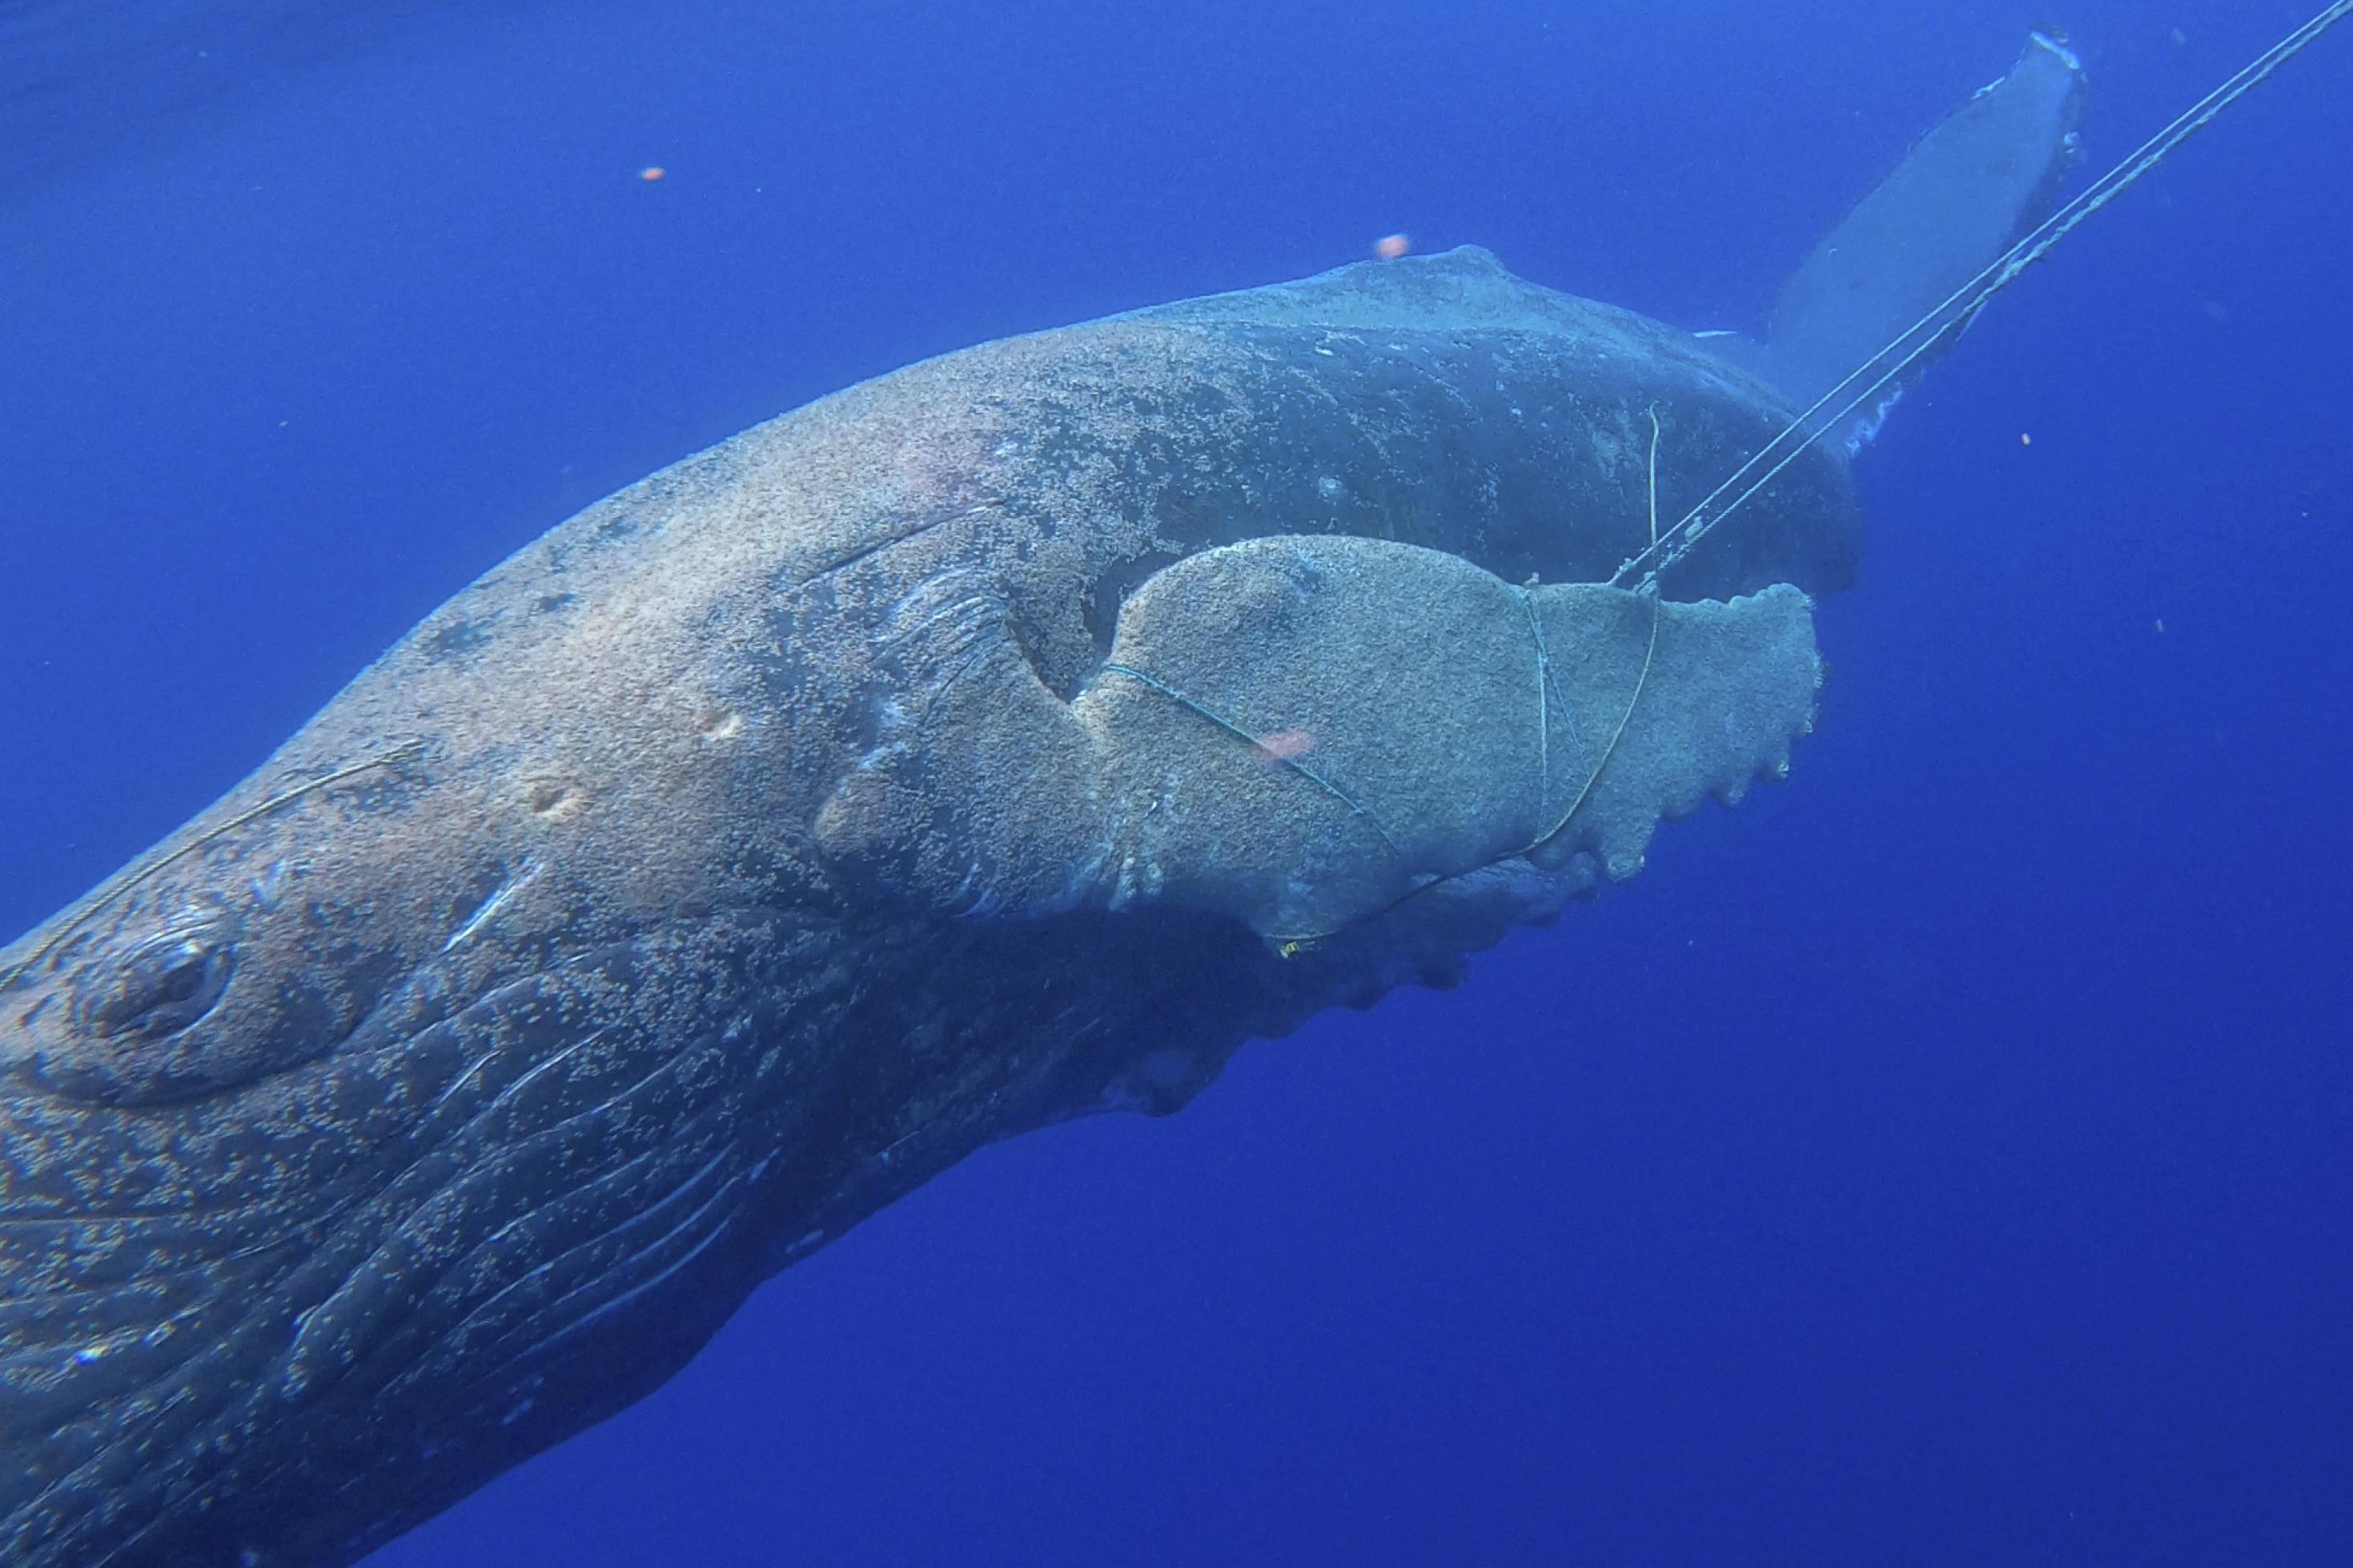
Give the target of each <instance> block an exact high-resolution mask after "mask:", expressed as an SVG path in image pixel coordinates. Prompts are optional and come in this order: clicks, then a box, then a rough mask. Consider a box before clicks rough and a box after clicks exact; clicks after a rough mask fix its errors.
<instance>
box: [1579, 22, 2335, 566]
mask: <svg viewBox="0 0 2353 1568" xmlns="http://www.w3.org/2000/svg"><path fill="white" fill-rule="evenodd" d="M2347 16H2353V0H2336V4H2334V5H2330V6H2328V7H2327V9H2326V10H2324V11H2322V12H2321V13H2320V14H2319V15H2318V16H2315V17H2313V18H2312V20H2310V21H2308V22H2306V24H2305V25H2304V26H2301V27H2298V28H2297V29H2295V31H2294V32H2292V33H2290V34H2289V35H2288V36H2287V37H2284V38H2282V39H2281V40H2280V41H2279V42H2278V43H2276V44H2274V45H2273V46H2272V47H2270V48H2269V49H2266V50H2265V51H2263V54H2261V55H2260V56H2258V57H2256V58H2255V59H2254V60H2253V62H2252V63H2250V64H2249V65H2248V66H2247V67H2246V68H2244V69H2242V70H2241V71H2240V72H2239V73H2238V74H2237V75H2236V76H2233V77H2232V78H2231V79H2229V80H2227V81H2225V82H2224V83H2223V84H2222V85H2221V86H2220V87H2218V88H2216V89H2214V90H2213V91H2211V92H2210V93H2208V94H2207V95H2206V96H2205V97H2204V98H2202V99H2200V100H2198V101H2197V102H2196V103H2194V104H2192V105H2191V106H2190V107H2189V109H2187V110H2183V111H2182V113H2181V114H2180V115H2179V117H2177V118H2176V119H2175V120H2174V121H2173V122H2172V123H2171V124H2169V125H2168V126H2167V127H2166V128H2165V129H2164V130H2162V131H2160V132H2158V133H2157V134H2156V135H2154V136H2152V137H2150V138H2149V139H2148V140H2147V142H2142V143H2141V145H2140V148H2139V150H2138V151H2137V152H2135V153H2133V154H2132V155H2131V156H2130V157H2128V158H2126V159H2125V160H2124V161H2123V162H2122V163H2118V164H2116V166H2115V167H2114V168H2112V169H2110V170H2109V171H2108V172H2107V173H2106V174H2103V175H2101V176H2100V177H2099V178H2098V179H2097V180H2095V181H2094V182H2093V183H2092V184H2091V185H2090V187H2089V188H2087V189H2086V190H2084V192H2083V193H2082V194H2081V195H2078V196H2076V197H2075V198H2074V200H2073V201H2071V202H2069V203H2068V204H2067V205H2064V206H2063V207H2061V208H2060V209H2059V211H2058V212H2056V213H2054V214H2052V216H2050V217H2049V218H2048V219H2046V220H2044V222H2043V223H2042V226H2040V227H2038V228H2036V229H2034V230H2033V231H2032V232H2031V233H2030V234H2028V235H2027V236H2026V237H2024V238H2022V239H2021V240H2020V241H2019V242H2018V243H2017V244H2015V245H2013V246H2011V247H2010V249H2009V250H2007V251H2005V252H2003V253H2002V254H2001V255H2000V257H1998V258H1995V259H1994V260H1993V261H1992V262H1990V263H1989V264H1988V265H1987V266H1986V267H1985V268H1983V269H1982V270H1981V271H1979V272H1978V274H1977V276H1976V277H1974V278H1971V279H1969V280H1968V282H1966V283H1964V284H1962V285H1961V286H1960V287H1959V288H1958V289H1955V290H1954V291H1953V292H1952V293H1951V294H1950V295H1948V296H1947V297H1946V298H1945V300H1943V301H1942V302H1941V303H1939V304H1937V305H1936V306H1934V307H1933V308H1931V309H1930V310H1929V311H1928V313H1927V314H1926V315H1924V316H1922V317H1921V318H1920V319H1919V320H1918V321H1915V322H1913V323H1912V325H1911V326H1909V327H1907V328H1905V330H1904V331H1901V332H1899V333H1897V334H1896V336H1895V339H1894V342H1890V343H1889V344H1888V345H1887V346H1886V347H1885V348H1883V349H1881V350H1880V351H1879V352H1878V353H1875V354H1873V355H1872V356H1871V357H1870V358H1869V359H1866V360H1864V361H1863V362H1862V363H1861V364H1859V365H1857V366H1856V367H1855V368H1854V369H1853V370H1852V372H1850V373H1849V374H1848V375H1847V377H1846V379H1845V380H1843V381H1841V382H1840V383H1839V384H1837V385H1836V386H1833V387H1831V389H1830V390H1829V391H1828V392H1826V393H1824V394H1822V395H1821V396H1820V398H1818V399H1817V400H1815V403H1814V405H1813V406H1812V407H1810V408H1809V409H1807V410H1806V411H1805V412H1804V413H1803V414H1800V415H1799V416H1798V417H1797V418H1796V419H1794V420H1792V421H1791V422H1790V423H1789V424H1788V426H1787V427H1786V428H1784V429H1783V430H1782V431H1781V432H1780V434H1778V435H1777V436H1775V437H1773V439H1772V440H1770V441H1768V442H1767V443H1766V444H1765V446H1764V447H1763V448H1761V449H1760V450H1759V451H1758V452H1757V454H1756V455H1755V456H1754V457H1752V458H1749V459H1748V460H1747V461H1746V462H1745V463H1743V464H1741V465H1740V467H1739V468H1736V469H1734V470H1733V472H1732V474H1731V475H1730V476H1729V477H1728V478H1726V479H1725V481H1724V482H1723V483H1722V484H1720V485H1718V486H1716V487H1715V489H1713V490H1711V491H1709V492H1708V494H1707V495H1706V497H1705V498H1704V500H1701V501H1700V503H1699V504H1698V505H1697V506H1694V507H1693V508H1692V509H1691V510H1690V511H1688V512H1686V513H1684V514H1683V520H1682V521H1679V522H1677V523H1676V524H1675V526H1674V527H1673V528H1672V530H1670V531H1668V532H1667V534H1666V535H1665V536H1664V537H1663V538H1658V537H1654V538H1653V539H1652V541H1651V544H1650V546H1649V547H1648V548H1647V549H1645V550H1643V551H1642V552H1641V553H1640V554H1637V555H1634V556H1631V557H1630V558H1629V559H1628V560H1627V561H1626V562H1625V563H1623V564H1621V565H1620V567H1619V568H1618V570H1617V571H1616V572H1615V573H1613V574H1611V575H1610V578H1609V583H1610V585H1611V586H1612V587H1623V586H1625V585H1626V584H1627V579H1628V578H1629V577H1630V576H1633V577H1635V582H1634V586H1636V587H1638V588H1656V587H1657V586H1658V584H1659V578H1660V576H1661V574H1663V573H1664V572H1665V571H1666V570H1667V569H1668V568H1669V567H1671V566H1672V565H1674V564H1675V563H1677V562H1680V561H1681V560H1682V559H1683V557H1684V556H1686V555H1688V554H1690V553H1691V551H1692V549H1693V547H1694V546H1695V545H1696V544H1698V543H1699V542H1700V541H1701V540H1703V539H1704V538H1706V537H1707V536H1708V534H1709V533H1711V532H1712V531H1715V527H1716V525H1717V524H1719V523H1721V522H1722V521H1724V520H1725V518H1728V517H1730V516H1731V515H1732V514H1733V513H1734V512H1736V511H1737V510H1740V508H1741V507H1742V506H1744V505H1746V503H1747V502H1748V501H1749V500H1751V499H1753V498H1754V497H1755V496H1756V494H1757V492H1758V491H1759V490H1761V489H1764V488H1765V487H1766V486H1767V485H1769V484H1771V483H1772V482H1773V480H1774V479H1777V478H1778V477H1779V476H1780V474H1781V472H1782V470H1784V469H1785V468H1788V466H1789V465H1790V464H1791V463H1794V462H1796V461H1797V460H1798V458H1800V457H1802V456H1803V455H1804V454H1805V453H1806V452H1807V451H1809V450H1810V448H1811V447H1813V445H1814V443H1815V442H1817V441H1819V440H1820V439H1821V438H1822V437H1823V436H1824V435H1826V434H1828V433H1829V431H1830V430H1831V429H1833V428H1835V427H1836V426H1838V425H1839V424H1840V423H1841V422H1842V421H1843V420H1844V419H1845V418H1846V417H1847V416H1849V415H1851V414H1852V413H1854V412H1855V411H1856V410H1857V409H1859V408H1861V407H1862V406H1863V405H1865V404H1868V403H1869V402H1870V401H1871V400H1872V399H1873V398H1874V397H1876V396H1878V395H1879V394H1880V393H1881V392H1882V391H1883V390H1884V389H1885V388H1886V387H1887V385H1888V384H1889V383H1891V382H1893V381H1894V380H1895V379H1896V378H1897V377H1898V376H1900V375H1902V374H1904V373H1905V371H1907V370H1909V369H1910V368H1911V367H1912V366H1913V365H1915V364H1916V363H1919V360H1920V358H1921V356H1922V355H1924V354H1926V353H1928V351H1929V350H1930V349H1932V348H1933V347H1935V346H1936V340H1937V339H1938V338H1940V337H1942V336H1943V335H1944V334H1945V332H1947V331H1949V330H1951V329H1952V328H1954V327H1955V326H1957V325H1961V324H1963V323H1966V322H1967V321H1968V320H1969V319H1970V318H1971V317H1973V316H1974V315H1976V314H1977V312H1978V310H1981V309H1983V308H1984V306H1985V304H1986V302H1987V301H1988V300H1991V299H1992V298H1993V297H1994V296H1995V295H1996V294H1998V293H2000V291H2001V290H2002V289H2006V288H2008V287H2009V286H2010V283H2012V282H2013V281H2015V280H2016V279H2017V278H2018V276H2019V274H2020V273H2021V272H2024V271H2025V270H2026V269H2027V268H2029V267H2031V266H2032V265H2034V263H2036V262H2038V261H2040V260H2042V258H2044V257H2045V256H2048V255H2049V254H2050V253H2051V251H2052V247H2055V246H2056V245H2057V244H2058V243H2059V242H2060V241H2061V240H2063V239H2064V238H2066V237H2067V236H2068V235H2069V234H2070V233H2072V232H2073V231H2074V229H2075V228H2076V227H2077V226H2080V225H2081V224H2082V223H2083V222H2084V219H2086V218H2088V217H2090V216H2092V215H2093V214H2094V213H2095V212H2097V211H2099V210H2100V209H2101V208H2102V207H2104V206H2105V205H2108V204H2109V203H2110V202H2112V201H2114V200H2115V199H2116V197H2118V196H2120V195H2123V194H2124V193H2125V192H2126V190H2129V189H2130V188H2131V187H2132V186H2133V185H2134V184H2137V182H2138V181H2139V180H2140V178H2141V176H2142V175H2144V174H2147V173H2148V172H2149V171H2150V170H2151V169H2153V168H2155V167H2156V166H2157V165H2158V163H2160V162H2162V161H2163V160H2164V159H2165V157H2166V156H2167V155H2168V154H2169V153H2172V151H2173V150H2174V149H2175V148H2177V147H2179V146H2180V145H2181V144H2182V143H2183V142H2187V141H2189V138H2191V137H2192V136H2195V135H2196V134H2197V133H2198V132H2200V131H2203V130H2204V129H2205V128H2206V127H2207V126H2208V125H2210V124H2211V123H2213V121H2214V119H2215V117H2216V116H2217V115H2219V114H2221V112H2222V110H2225V109H2228V108H2229V107H2230V106H2231V105H2232V104H2233V103H2236V102H2237V101H2238V100H2240V99H2242V98H2244V97H2245V96H2246V95H2247V94H2248V93H2249V92H2251V91H2253V89H2255V87H2256V86H2257V85H2258V84H2259V83H2261V82H2263V80H2264V79H2266V78H2268V77H2269V76H2271V74H2272V73H2273V72H2274V71H2276V70H2278V69H2279V68H2280V67H2282V66H2284V65H2285V64H2286V63H2287V62H2288V61H2289V60H2291V59H2294V58H2295V57H2296V56H2297V55H2299V54H2302V53H2303V52H2304V51H2305V49H2306V48H2307V47H2310V45H2311V44H2312V43H2313V42H2314V41H2315V40H2316V39H2317V38H2318V37H2320V36H2321V35H2322V34H2323V33H2326V32H2327V31H2328V30H2329V29H2330V28H2331V27H2334V26H2336V25H2337V23H2339V22H2342V21H2343V20H2345V18H2346V17H2347ZM1955 305H1959V306H1960V307H1961V308H1960V309H1959V310H1957V311H1956V310H1953V307H1954V306H1955ZM1948 312H1949V314H1948ZM1928 329H1934V330H1933V331H1929V334H1928V336H1927V337H1926V338H1925V339H1923V340H1922V341H1921V342H1919V343H1918V344H1917V345H1915V347H1913V348H1912V349H1910V350H1909V351H1908V352H1906V353H1905V354H1904V357H1903V358H1901V359H1899V360H1897V361H1896V362H1895V363H1894V365H1892V366H1891V367H1889V369H1888V370H1887V371H1886V372H1885V373H1884V374H1882V375H1880V376H1879V378H1878V379H1877V380H1875V381H1873V383H1872V384H1870V385H1869V386H1866V387H1864V388H1863V389H1862V391H1861V392H1859V393H1857V394H1855V395H1853V396H1852V397H1850V398H1847V400H1846V401H1845V402H1844V403H1842V404H1840V405H1838V409H1837V411H1836V412H1835V413H1834V414H1832V415H1831V416H1830V417H1829V418H1828V419H1825V420H1823V421H1822V422H1821V423H1820V425H1819V426H1815V425H1814V424H1813V421H1814V416H1816V415H1818V414H1820V413H1821V412H1822V411H1823V410H1824V409H1826V408H1829V407H1830V406H1831V405H1832V404H1833V403H1834V402H1836V401H1837V400H1838V399H1839V398H1840V397H1841V395H1843V394H1844V393H1845V392H1846V390H1847V389H1848V388H1849V387H1851V386H1852V385H1853V384H1855V383H1856V382H1858V381H1860V380H1862V378H1863V377H1864V376H1866V375H1868V374H1871V370H1872V367H1873V366H1874V365H1876V364H1878V363H1880V362H1881V361H1882V360H1884V359H1885V358H1886V357H1887V356H1888V355H1890V354H1892V353H1896V352H1897V351H1898V350H1900V349H1903V348H1904V345H1905V344H1906V343H1908V342H1912V340H1913V338H1914V337H1915V335H1917V334H1918V333H1920V332H1921V331H1926V330H1928ZM1810 426H1812V427H1811V428H1810ZM1790 437H1801V438H1800V439H1799V441H1798V442H1797V444H1796V445H1795V446H1793V447H1789V449H1788V451H1787V452H1786V453H1785V454H1783V455H1782V456H1781V457H1780V458H1778V460H1776V461H1774V462H1773V464H1772V466H1771V467H1770V468H1767V469H1766V470H1765V472H1764V474H1763V475H1762V476H1761V477H1760V478H1758V479H1756V480H1755V481H1754V482H1752V483H1749V484H1748V485H1747V488H1746V489H1742V490H1741V491H1740V493H1739V494H1738V495H1737V496H1735V497H1734V498H1733V500H1732V501H1731V502H1730V503H1729V504H1728V505H1726V506H1725V508H1724V510H1721V511H1719V512H1716V513H1715V515H1713V516H1709V515H1707V513H1708V509H1709V508H1710V507H1712V506H1714V505H1715V503H1716V502H1717V501H1718V500H1722V499H1723V498H1724V496H1725V494H1726V493H1727V492H1728V491H1730V490H1732V489H1734V488H1735V487H1736V486H1739V485H1741V484H1742V483H1743V481H1745V480H1746V479H1747V478H1748V475H1749V474H1750V473H1752V472H1753V471H1755V469H1756V468H1757V466H1758V465H1760V464H1762V463H1764V462H1766V461H1767V459H1768V458H1772V457H1773V454H1774V453H1775V451H1776V450H1777V449H1778V448H1779V447H1780V446H1781V444H1782V443H1783V442H1785V441H1788V439H1789V438H1790ZM1646 562H1647V563H1649V564H1648V565H1647V566H1646V565H1645V564H1644V563H1646ZM1637 573H1639V574H1640V575H1639V576H1635V574H1637Z"/></svg>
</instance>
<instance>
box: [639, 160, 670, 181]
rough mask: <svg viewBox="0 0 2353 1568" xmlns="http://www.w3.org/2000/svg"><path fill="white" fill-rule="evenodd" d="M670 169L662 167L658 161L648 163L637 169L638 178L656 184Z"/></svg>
mask: <svg viewBox="0 0 2353 1568" xmlns="http://www.w3.org/2000/svg"><path fill="white" fill-rule="evenodd" d="M669 174H670V171H669V170H668V169H665V168H663V167H662V166H661V165H660V164H659V163H649V164H647V165H646V166H645V167H644V168H642V169H639V170H638V178H639V179H640V180H643V181H644V182H645V183H646V184H649V185H650V184H658V183H659V181H661V180H663V179H664V178H666V177H668V175H669Z"/></svg>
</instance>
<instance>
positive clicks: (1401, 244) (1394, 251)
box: [1373, 234, 1413, 261]
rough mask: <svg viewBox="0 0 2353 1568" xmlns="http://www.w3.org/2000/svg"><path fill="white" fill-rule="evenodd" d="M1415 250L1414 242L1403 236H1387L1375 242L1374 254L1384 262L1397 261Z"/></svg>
mask: <svg viewBox="0 0 2353 1568" xmlns="http://www.w3.org/2000/svg"><path fill="white" fill-rule="evenodd" d="M1412 248H1413V241H1412V240H1410V239H1409V238H1407V237H1405V236H1404V235H1401V234H1385V235H1383V236H1381V237H1380V238H1378V239H1377V240H1375V241H1373V254H1374V255H1375V256H1377V257H1379V258H1381V259H1382V260H1383V261H1395V260H1396V259H1397V258H1398V257H1400V256H1403V255H1404V254H1405V253H1406V252H1407V251H1409V250H1411V249H1412Z"/></svg>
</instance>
